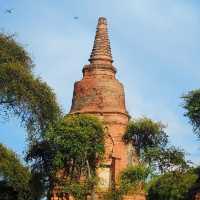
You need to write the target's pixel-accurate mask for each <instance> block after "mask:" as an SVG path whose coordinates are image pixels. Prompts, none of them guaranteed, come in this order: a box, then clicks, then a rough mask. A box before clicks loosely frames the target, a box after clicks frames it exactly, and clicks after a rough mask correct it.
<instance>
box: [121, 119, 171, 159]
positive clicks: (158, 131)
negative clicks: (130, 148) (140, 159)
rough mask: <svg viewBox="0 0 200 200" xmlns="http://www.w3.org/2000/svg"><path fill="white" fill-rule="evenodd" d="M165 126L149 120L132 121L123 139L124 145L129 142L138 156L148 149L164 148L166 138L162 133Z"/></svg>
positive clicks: (166, 141)
mask: <svg viewBox="0 0 200 200" xmlns="http://www.w3.org/2000/svg"><path fill="white" fill-rule="evenodd" d="M164 128H165V126H164V125H163V124H162V123H161V122H154V121H153V120H151V119H149V118H146V117H144V118H139V119H132V120H131V121H130V122H129V124H128V128H127V130H126V133H125V135H124V136H123V139H124V141H125V142H126V143H129V142H131V143H132V144H133V145H134V146H135V148H136V151H137V153H138V155H139V156H140V153H142V152H143V151H145V150H146V149H147V148H149V147H159V148H162V147H165V146H166V144H167V143H168V136H167V134H166V133H165V132H164Z"/></svg>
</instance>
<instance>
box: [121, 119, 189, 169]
mask: <svg viewBox="0 0 200 200" xmlns="http://www.w3.org/2000/svg"><path fill="white" fill-rule="evenodd" d="M164 128H165V126H164V125H163V124H162V123H161V122H155V121H153V120H151V119H148V118H146V117H144V118H139V119H133V120H131V121H130V123H129V125H128V128H127V131H126V133H125V135H124V136H123V139H124V141H125V142H126V143H129V142H130V143H132V145H133V147H134V148H136V152H137V155H138V157H139V158H140V161H141V162H144V163H147V164H148V165H149V166H150V167H152V168H153V169H154V172H156V173H164V172H167V171H173V170H178V169H179V170H184V169H186V168H188V161H186V160H185V152H184V151H183V150H182V149H179V148H176V147H174V146H169V140H168V135H167V133H166V132H165V130H164Z"/></svg>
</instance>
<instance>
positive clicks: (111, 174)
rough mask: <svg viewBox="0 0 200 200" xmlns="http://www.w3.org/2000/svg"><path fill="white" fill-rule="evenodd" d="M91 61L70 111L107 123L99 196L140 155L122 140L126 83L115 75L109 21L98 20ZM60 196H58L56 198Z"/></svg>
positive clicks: (134, 198)
mask: <svg viewBox="0 0 200 200" xmlns="http://www.w3.org/2000/svg"><path fill="white" fill-rule="evenodd" d="M89 62H90V63H89V64H87V65H85V66H84V67H83V70H82V71H83V78H82V80H80V81H77V82H75V84H74V93H73V100H72V106H71V110H70V113H71V114H80V113H84V114H92V115H94V116H97V117H98V118H100V119H101V120H103V121H104V124H105V127H106V136H105V137H106V138H105V158H104V161H103V163H102V164H103V166H104V167H101V168H99V169H98V171H97V174H98V176H99V178H100V183H99V185H98V188H97V192H96V193H97V197H96V199H97V200H99V199H102V198H101V193H104V192H106V191H108V190H109V189H110V188H111V186H112V184H115V185H117V182H118V178H119V175H120V172H122V170H124V169H125V168H126V167H127V166H128V165H129V164H137V163H138V159H137V156H135V154H134V149H133V148H132V146H131V145H127V144H125V143H124V142H123V141H122V136H123V134H124V132H125V130H126V127H127V124H128V121H129V114H128V112H127V110H126V105H125V94H124V88H123V85H122V83H120V82H119V81H118V80H117V79H116V77H115V75H116V72H117V70H116V68H115V67H114V66H113V58H112V54H111V47H110V41H109V36H108V31H107V21H106V19H105V18H103V17H100V18H99V20H98V25H97V30H96V36H95V40H94V46H93V49H92V53H91V55H90V58H89ZM53 199H56V198H53ZM124 200H145V195H144V193H140V194H134V195H127V196H125V197H124Z"/></svg>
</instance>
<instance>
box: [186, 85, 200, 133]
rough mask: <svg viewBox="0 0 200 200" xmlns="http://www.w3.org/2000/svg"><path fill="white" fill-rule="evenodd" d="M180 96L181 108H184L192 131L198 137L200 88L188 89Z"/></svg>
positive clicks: (199, 131)
mask: <svg viewBox="0 0 200 200" xmlns="http://www.w3.org/2000/svg"><path fill="white" fill-rule="evenodd" d="M182 98H183V100H184V103H183V108H185V109H186V113H185V116H187V117H188V118H189V120H190V123H191V124H192V126H193V129H194V132H195V133H196V134H197V136H198V137H200V89H198V90H193V91H190V92H189V93H188V94H186V95H184V96H183V97H182Z"/></svg>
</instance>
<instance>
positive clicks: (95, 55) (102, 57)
mask: <svg viewBox="0 0 200 200" xmlns="http://www.w3.org/2000/svg"><path fill="white" fill-rule="evenodd" d="M89 61H90V63H92V64H99V63H106V64H112V62H113V60H112V54H111V48H110V41H109V37H108V30H107V21H106V18H104V17H100V18H99V20H98V24H97V30H96V36H95V40H94V45H93V49H92V53H91V55H90V59H89Z"/></svg>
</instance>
